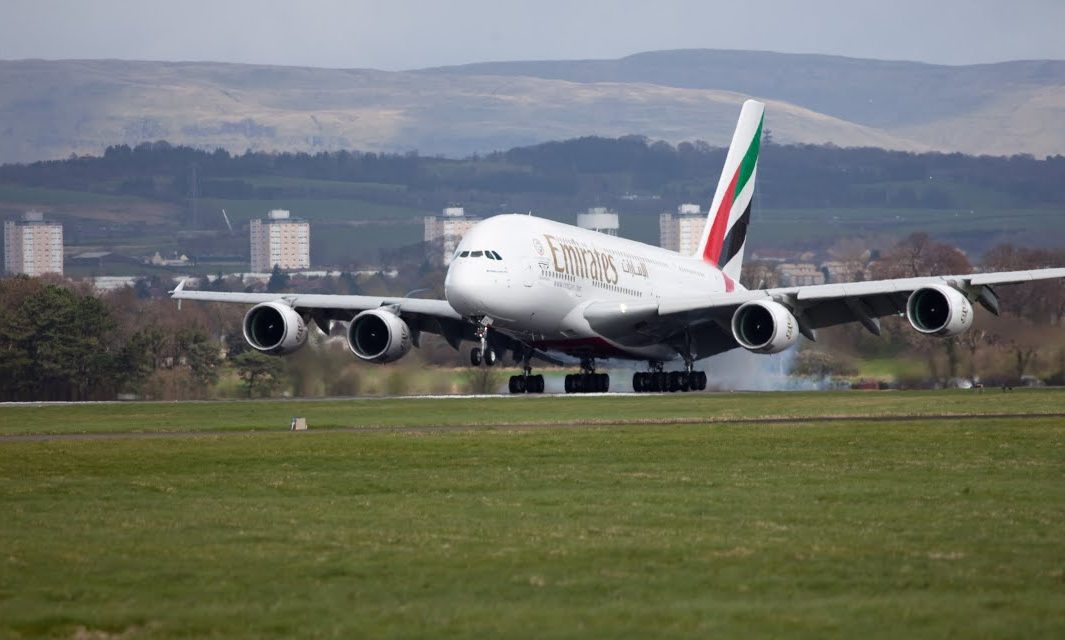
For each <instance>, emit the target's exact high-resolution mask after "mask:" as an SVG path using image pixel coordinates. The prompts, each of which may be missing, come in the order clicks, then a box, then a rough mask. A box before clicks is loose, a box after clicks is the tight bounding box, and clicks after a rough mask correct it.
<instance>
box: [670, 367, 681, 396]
mask: <svg viewBox="0 0 1065 640" xmlns="http://www.w3.org/2000/svg"><path fill="white" fill-rule="evenodd" d="M678 391H680V371H670V372H669V392H670V393H676V392H678Z"/></svg>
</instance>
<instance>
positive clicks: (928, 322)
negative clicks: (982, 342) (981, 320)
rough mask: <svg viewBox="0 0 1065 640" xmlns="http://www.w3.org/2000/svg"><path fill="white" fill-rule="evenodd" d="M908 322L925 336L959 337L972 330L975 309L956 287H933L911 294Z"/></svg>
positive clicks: (923, 288)
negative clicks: (962, 333)
mask: <svg viewBox="0 0 1065 640" xmlns="http://www.w3.org/2000/svg"><path fill="white" fill-rule="evenodd" d="M906 319H907V320H909V321H910V324H911V325H913V328H914V329H917V330H918V331H920V332H921V333H924V334H927V335H932V336H943V337H950V336H956V335H958V334H959V333H961V332H963V331H965V330H966V329H968V328H969V327H971V326H972V324H973V305H972V303H970V302H969V299H968V298H966V297H965V295H964V294H962V292H960V291H958V290H957V289H955V288H954V287H951V286H947V285H945V284H933V285H929V286H927V287H922V288H920V289H918V290H916V291H914V292H913V293H911V294H910V298H909V300H907V301H906Z"/></svg>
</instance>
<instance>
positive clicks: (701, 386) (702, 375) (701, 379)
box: [695, 371, 706, 391]
mask: <svg viewBox="0 0 1065 640" xmlns="http://www.w3.org/2000/svg"><path fill="white" fill-rule="evenodd" d="M695 375H696V376H697V380H696V383H697V384H696V387H695V388H696V389H697V390H699V391H706V372H705V371H696V372H695Z"/></svg>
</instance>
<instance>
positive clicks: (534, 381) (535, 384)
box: [526, 375, 544, 393]
mask: <svg viewBox="0 0 1065 640" xmlns="http://www.w3.org/2000/svg"><path fill="white" fill-rule="evenodd" d="M526 391H528V392H529V393H543V392H544V377H543V376H541V375H535V376H529V386H528V388H527V389H526Z"/></svg>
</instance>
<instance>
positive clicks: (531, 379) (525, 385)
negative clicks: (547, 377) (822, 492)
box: [507, 373, 544, 393]
mask: <svg viewBox="0 0 1065 640" xmlns="http://www.w3.org/2000/svg"><path fill="white" fill-rule="evenodd" d="M507 388H508V389H509V390H510V392H511V393H543V392H544V377H543V376H541V375H535V376H534V375H530V374H528V373H524V374H522V375H520V376H510V382H509V383H508V385H507Z"/></svg>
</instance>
